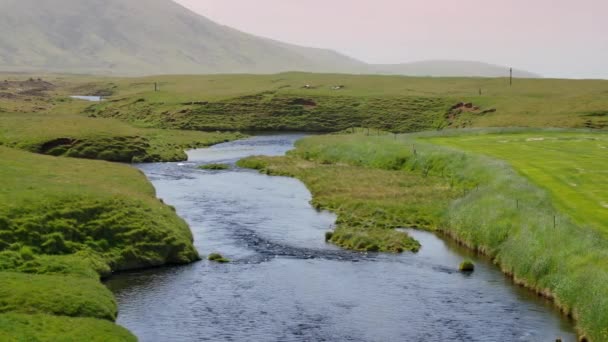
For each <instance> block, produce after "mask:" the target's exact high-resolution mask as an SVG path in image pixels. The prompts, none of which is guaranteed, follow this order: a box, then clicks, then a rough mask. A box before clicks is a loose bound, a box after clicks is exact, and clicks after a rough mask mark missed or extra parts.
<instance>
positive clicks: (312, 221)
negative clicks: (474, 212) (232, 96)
mask: <svg viewBox="0 0 608 342" xmlns="http://www.w3.org/2000/svg"><path fill="white" fill-rule="evenodd" d="M299 137H301V135H274V136H260V137H254V138H251V139H246V140H242V141H237V142H231V143H226V144H221V145H218V146H215V147H213V148H210V149H203V150H195V151H191V152H190V153H189V156H190V161H189V162H187V163H165V164H151V165H142V166H141V169H142V170H143V171H144V172H145V173H146V175H147V176H148V177H149V178H150V180H151V181H152V182H153V183H154V185H155V187H156V188H157V191H158V195H159V197H161V198H163V199H164V200H165V202H166V203H170V204H172V205H174V206H175V207H176V208H177V211H178V213H179V214H180V215H181V216H182V217H183V218H184V219H186V220H187V221H188V223H189V224H190V226H191V228H192V231H193V234H194V237H195V245H196V247H197V248H198V250H199V251H200V252H201V254H203V255H206V254H209V253H211V252H221V253H222V254H223V255H225V256H226V257H228V258H230V259H231V260H233V262H232V263H230V264H214V263H211V262H209V261H206V260H205V261H201V262H198V263H195V264H192V265H187V266H183V267H175V268H166V269H156V270H148V271H142V272H134V273H128V274H120V275H117V276H115V277H113V278H112V279H111V280H110V281H108V283H107V285H108V286H109V287H110V288H111V289H112V290H113V291H114V293H115V294H116V297H117V300H118V302H119V307H120V315H119V319H118V323H120V324H122V325H124V326H126V327H127V328H129V329H130V330H131V331H133V332H134V333H135V334H136V335H137V336H138V337H139V338H140V339H141V340H142V341H553V340H555V338H557V337H561V338H562V339H563V340H564V341H574V340H575V335H574V334H573V331H572V327H571V324H570V322H568V321H567V320H566V319H564V318H563V317H562V316H560V315H559V313H558V312H557V311H556V310H555V309H554V308H553V307H552V305H551V304H550V303H548V302H546V301H544V300H542V299H540V298H538V297H536V296H535V295H533V294H531V293H530V292H528V291H526V290H524V289H521V288H519V287H517V286H514V285H513V284H512V282H511V281H510V280H509V279H508V278H507V277H506V276H504V275H503V274H502V273H501V272H500V271H499V270H497V269H496V268H495V267H494V266H493V265H492V264H491V262H489V261H488V260H486V259H484V258H478V257H476V256H475V255H473V254H472V253H471V252H470V251H467V250H465V249H463V248H461V247H459V246H457V245H455V244H452V243H451V242H449V241H444V240H442V239H439V238H437V237H436V236H435V235H433V234H431V233H428V232H422V231H413V230H409V232H410V234H412V235H413V236H414V237H415V238H416V239H417V240H419V241H420V242H421V243H422V249H421V250H420V252H419V253H417V254H411V253H405V254H403V255H389V254H365V253H355V252H350V251H344V250H341V249H338V248H336V247H334V246H332V245H327V244H325V243H324V240H323V239H324V233H325V232H326V231H327V230H329V229H330V227H331V226H332V225H333V224H334V222H335V216H334V215H333V214H331V213H328V212H323V211H321V212H319V211H316V210H314V209H313V208H312V207H311V206H310V204H309V201H310V199H311V198H310V193H309V192H308V190H307V189H306V187H305V186H304V185H303V184H302V183H301V182H299V181H297V180H295V179H290V178H285V177H270V176H266V175H262V174H258V173H257V172H254V171H250V170H242V169H238V168H236V167H233V168H232V169H230V170H225V171H204V170H199V169H197V168H196V167H197V166H198V165H201V164H205V163H230V164H234V163H235V162H236V160H238V159H240V158H242V157H245V156H249V155H261V154H263V155H283V154H284V153H285V152H286V151H287V150H289V149H291V148H292V147H293V143H294V141H295V140H296V139H298V138H299ZM465 257H470V258H472V259H473V260H474V261H475V263H476V271H475V272H474V273H473V274H470V275H465V274H461V273H459V272H457V266H458V264H459V263H460V261H462V259H463V258H465Z"/></svg>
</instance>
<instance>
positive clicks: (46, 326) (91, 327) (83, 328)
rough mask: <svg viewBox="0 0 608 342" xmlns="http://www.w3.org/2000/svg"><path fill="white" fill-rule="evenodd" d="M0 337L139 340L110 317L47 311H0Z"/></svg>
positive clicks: (110, 341)
mask: <svg viewBox="0 0 608 342" xmlns="http://www.w3.org/2000/svg"><path fill="white" fill-rule="evenodd" d="M0 341H94V342H129V341H133V342H135V341H137V339H136V338H135V336H133V335H132V334H131V333H130V332H129V331H128V330H127V329H125V328H123V327H121V326H119V325H116V324H114V323H112V322H110V321H107V320H101V319H95V318H84V317H65V316H51V315H44V314H31V315H26V314H16V313H11V314H0Z"/></svg>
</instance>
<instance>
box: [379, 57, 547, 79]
mask: <svg viewBox="0 0 608 342" xmlns="http://www.w3.org/2000/svg"><path fill="white" fill-rule="evenodd" d="M372 70H373V72H375V73H379V74H387V75H408V76H432V77H439V76H444V77H456V76H464V77H475V76H477V77H505V76H509V67H506V66H499V65H493V64H488V63H482V62H472V61H449V60H445V61H421V62H413V63H406V64H385V65H374V66H373V69H372ZM513 76H514V77H520V78H539V77H540V75H537V74H534V73H531V72H528V71H524V70H518V69H513Z"/></svg>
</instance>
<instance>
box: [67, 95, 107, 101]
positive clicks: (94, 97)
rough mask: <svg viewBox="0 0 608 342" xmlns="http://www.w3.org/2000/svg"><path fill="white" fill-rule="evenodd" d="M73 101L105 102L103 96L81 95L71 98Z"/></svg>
mask: <svg viewBox="0 0 608 342" xmlns="http://www.w3.org/2000/svg"><path fill="white" fill-rule="evenodd" d="M70 97H71V98H73V99H77V100H84V101H91V102H100V101H102V100H103V98H102V97H101V96H81V95H73V96H70Z"/></svg>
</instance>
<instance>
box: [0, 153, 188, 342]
mask: <svg viewBox="0 0 608 342" xmlns="http://www.w3.org/2000/svg"><path fill="white" fill-rule="evenodd" d="M0 160H1V162H0V164H1V167H0V251H1V252H0V337H2V336H6V338H7V339H8V340H32V339H33V340H36V338H40V339H42V340H55V339H57V338H59V337H61V338H62V339H63V338H67V337H68V336H70V338H72V340H89V337H91V336H94V337H95V338H96V339H97V340H101V339H103V338H104V336H107V338H108V339H112V338H114V337H115V339H116V340H124V339H126V340H129V339H133V337H132V336H131V335H130V334H129V333H127V332H126V331H125V330H124V329H122V328H120V327H118V326H113V325H109V324H106V323H102V322H101V321H99V322H98V321H96V320H105V321H109V322H111V321H113V320H114V319H115V318H116V315H117V307H116V303H115V302H114V299H113V297H112V294H111V293H110V291H109V290H108V289H107V288H106V287H105V286H103V285H102V284H101V283H100V282H99V279H100V277H101V276H108V275H109V274H111V272H113V271H119V270H129V269H138V268H145V267H154V266H161V265H165V264H184V263H189V262H192V261H195V260H198V258H199V257H198V253H197V251H196V250H195V249H194V247H193V245H192V236H191V233H190V230H189V228H188V226H187V225H186V223H185V222H184V221H183V220H181V219H180V218H179V217H178V216H177V215H176V214H175V212H174V211H173V209H172V208H171V207H169V206H167V205H165V204H163V203H162V202H161V201H159V200H158V199H157V198H156V196H155V191H154V188H153V187H152V186H151V184H150V183H149V182H148V181H147V180H146V178H145V177H144V176H143V175H142V174H141V173H140V172H139V171H137V170H136V169H134V168H131V167H129V166H124V165H119V164H112V163H108V162H103V161H90V160H83V159H72V158H56V157H51V156H42V155H38V154H33V153H29V152H24V151H20V150H16V149H11V148H6V147H0ZM51 316H52V317H51ZM73 317H82V318H87V319H81V320H76V319H74V318H73ZM77 324H83V328H74V325H77ZM9 325H15V326H16V327H19V326H20V327H22V329H21V330H20V329H16V328H9V327H8V326H9ZM84 327H87V328H86V329H84ZM38 329H45V330H44V331H39V330H38ZM68 330H69V331H68ZM53 332H57V333H61V335H56V336H55V337H53V338H51V337H49V336H53V335H52V333H53ZM48 334H51V335H48ZM43 337H45V338H43Z"/></svg>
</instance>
